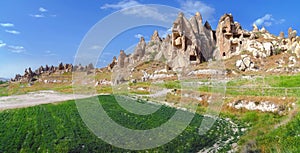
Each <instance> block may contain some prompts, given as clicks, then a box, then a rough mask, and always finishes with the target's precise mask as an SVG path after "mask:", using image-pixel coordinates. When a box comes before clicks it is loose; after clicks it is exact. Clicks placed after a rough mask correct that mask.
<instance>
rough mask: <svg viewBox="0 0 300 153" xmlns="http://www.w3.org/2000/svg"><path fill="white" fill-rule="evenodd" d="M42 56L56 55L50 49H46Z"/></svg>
mask: <svg viewBox="0 0 300 153" xmlns="http://www.w3.org/2000/svg"><path fill="white" fill-rule="evenodd" d="M44 56H56V54H54V53H53V52H52V51H50V50H46V51H45V54H44Z"/></svg>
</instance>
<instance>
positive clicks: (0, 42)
mask: <svg viewBox="0 0 300 153" xmlns="http://www.w3.org/2000/svg"><path fill="white" fill-rule="evenodd" d="M5 46H6V43H4V42H3V41H2V40H0V48H2V47H5Z"/></svg>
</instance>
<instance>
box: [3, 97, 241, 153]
mask: <svg viewBox="0 0 300 153" xmlns="http://www.w3.org/2000/svg"><path fill="white" fill-rule="evenodd" d="M99 99H100V101H101V104H102V106H103V107H104V108H105V109H106V111H107V112H108V114H110V115H111V117H112V118H113V119H114V120H116V121H118V122H119V124H121V125H123V126H126V127H130V128H134V129H148V128H153V127H156V126H158V125H160V124H161V123H164V122H165V121H166V120H168V118H169V117H170V116H171V115H173V113H174V111H175V109H174V108H169V107H163V108H161V109H160V110H159V111H158V112H157V113H154V114H152V115H150V116H139V115H134V114H130V113H128V112H127V113H125V110H123V109H122V108H121V107H120V106H119V105H117V103H116V102H115V101H114V99H113V97H112V96H100V97H99ZM201 120H202V117H201V116H200V115H196V117H195V118H194V119H193V121H192V123H191V124H190V126H188V127H187V129H186V130H185V131H184V132H183V133H182V134H181V135H180V136H178V137H177V138H175V139H174V140H173V141H171V142H170V143H168V144H166V145H164V146H161V147H159V148H155V149H151V150H148V151H150V152H165V151H168V152H195V151H198V150H200V149H202V148H203V147H205V146H206V147H208V146H211V145H213V144H214V143H215V142H216V141H217V139H219V138H220V137H221V138H222V139H225V140H226V139H228V138H230V137H231V136H233V130H232V129H231V127H230V126H229V124H228V122H227V121H224V120H220V121H218V122H217V123H216V124H215V125H214V126H213V128H212V130H211V131H210V132H209V134H208V135H205V136H199V135H198V127H199V125H200V123H201ZM238 130H239V132H238V134H236V135H234V137H235V140H234V141H237V138H236V137H237V136H240V135H241V134H242V132H241V131H240V128H238ZM223 149H224V150H227V149H229V146H225V147H224V148H223ZM224 150H223V151H224ZM124 151H126V150H123V149H120V148H116V147H114V146H111V145H109V144H107V143H105V142H103V141H102V140H100V139H98V138H97V137H96V136H95V135H93V134H92V133H91V132H90V131H89V130H88V129H87V128H86V126H85V124H84V123H83V122H82V120H81V118H80V116H79V114H78V111H77V109H76V106H75V103H74V101H68V102H65V103H60V104H56V105H53V104H47V105H40V106H35V107H30V108H24V109H15V110H6V111H3V112H0V152H124ZM127 151H128V150H127ZM143 152H144V151H143Z"/></svg>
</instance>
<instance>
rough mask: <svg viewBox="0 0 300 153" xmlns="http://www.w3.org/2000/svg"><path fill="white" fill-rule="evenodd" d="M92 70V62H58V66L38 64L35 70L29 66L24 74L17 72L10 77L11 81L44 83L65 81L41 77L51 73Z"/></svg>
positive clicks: (61, 73) (59, 73) (58, 74)
mask: <svg viewBox="0 0 300 153" xmlns="http://www.w3.org/2000/svg"><path fill="white" fill-rule="evenodd" d="M92 70H94V66H93V64H89V65H86V66H81V65H80V64H79V65H76V66H73V65H72V64H63V63H60V64H59V65H58V66H53V65H52V66H50V67H49V66H48V65H46V66H45V67H44V66H40V67H39V68H37V69H36V70H35V71H33V70H32V69H31V68H30V67H29V68H28V69H25V71H24V74H23V75H20V74H17V75H16V76H15V77H14V78H12V79H11V82H23V83H32V82H35V81H39V82H44V83H49V82H52V83H60V82H66V81H65V80H52V81H51V80H49V79H48V80H45V79H41V78H49V77H51V76H52V75H53V74H55V76H60V75H63V74H64V73H70V72H72V71H79V72H89V71H92Z"/></svg>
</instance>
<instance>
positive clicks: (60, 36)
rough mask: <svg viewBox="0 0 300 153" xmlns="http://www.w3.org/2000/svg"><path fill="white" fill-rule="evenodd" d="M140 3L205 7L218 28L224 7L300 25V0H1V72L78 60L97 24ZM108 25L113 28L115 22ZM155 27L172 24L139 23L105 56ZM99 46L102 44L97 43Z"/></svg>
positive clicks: (260, 19)
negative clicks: (78, 54) (85, 41)
mask: <svg viewBox="0 0 300 153" xmlns="http://www.w3.org/2000/svg"><path fill="white" fill-rule="evenodd" d="M138 4H161V5H168V6H172V7H176V8H179V9H182V10H184V11H186V12H187V13H192V14H194V13H195V12H196V11H200V13H201V14H202V15H203V18H204V19H206V20H208V21H209V22H210V23H211V24H212V26H213V28H216V25H217V22H218V20H219V18H220V17H221V16H222V15H223V14H224V13H232V14H233V16H234V19H235V20H236V21H238V22H240V23H241V24H242V27H243V28H244V29H248V30H251V29H252V26H251V25H252V24H253V23H254V22H255V23H257V24H258V26H259V27H262V26H265V27H266V28H267V30H268V31H270V32H271V33H273V34H276V35H278V34H279V32H280V31H284V32H285V33H286V32H287V30H288V28H289V27H291V26H292V27H293V28H294V29H296V30H297V31H299V30H300V29H299V27H300V22H299V21H300V16H299V14H298V13H297V10H298V7H299V4H300V2H299V1H296V0H294V1H291V0H285V1H284V2H282V1H261V0H252V1H217V0H214V1H212V0H202V1H195V0H175V1H163V2H162V1H158V0H123V1H114V0H110V1H108V0H107V1H106V0H104V1H103V0H76V1H74V0H63V1H62V0H39V1H36V0H26V1H21V0H1V1H0V77H13V76H14V74H16V73H21V74H23V71H24V69H25V68H26V67H32V68H37V67H39V66H40V65H46V64H48V65H52V64H53V65H57V64H58V63H59V62H64V63H73V61H74V56H75V55H76V51H77V49H78V47H79V45H80V43H81V41H82V39H83V38H84V36H85V35H86V33H87V32H88V31H89V30H90V29H91V28H92V27H93V25H95V24H96V23H97V22H98V21H100V20H101V19H103V18H105V17H106V16H108V15H110V14H111V13H114V12H115V11H118V10H120V9H123V8H126V7H127V6H133V5H138ZM137 11H139V10H137ZM151 13H153V16H155V15H157V14H155V12H151ZM120 24H122V23H120ZM171 26H172V25H170V27H171ZM103 28H106V29H107V30H110V28H109V27H103ZM106 29H105V30H106ZM154 29H158V30H159V33H160V34H164V33H165V32H166V31H167V30H168V29H166V28H160V27H139V28H135V29H130V30H128V31H126V32H124V33H122V34H120V35H118V37H116V38H115V39H114V41H113V43H111V44H110V45H108V46H107V47H106V48H105V49H104V53H103V54H102V55H103V58H102V62H103V63H107V62H109V61H110V60H111V59H112V57H113V56H114V55H118V53H119V50H121V49H127V48H130V47H131V48H132V46H134V44H136V43H137V42H138V40H139V37H140V36H142V35H143V36H145V38H146V40H149V38H150V36H151V34H152V33H153V30H154ZM99 37H101V36H99ZM102 37H103V36H102ZM94 49H101V47H100V46H94Z"/></svg>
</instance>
